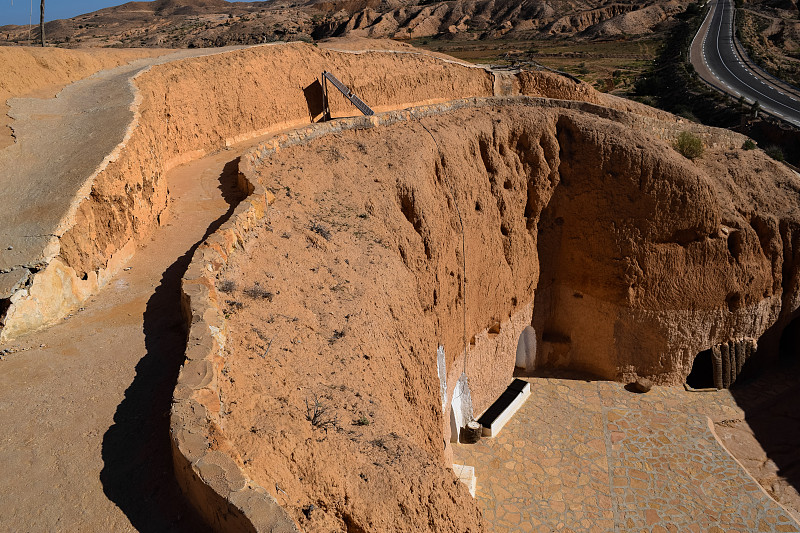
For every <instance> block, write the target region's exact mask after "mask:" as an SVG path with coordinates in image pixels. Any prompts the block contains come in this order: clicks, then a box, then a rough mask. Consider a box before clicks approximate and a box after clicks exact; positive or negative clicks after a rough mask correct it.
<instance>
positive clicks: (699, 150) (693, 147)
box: [672, 131, 703, 159]
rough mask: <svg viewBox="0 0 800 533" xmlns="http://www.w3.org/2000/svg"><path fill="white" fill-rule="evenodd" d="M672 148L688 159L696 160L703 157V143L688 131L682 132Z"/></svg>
mask: <svg viewBox="0 0 800 533" xmlns="http://www.w3.org/2000/svg"><path fill="white" fill-rule="evenodd" d="M672 147H673V148H675V150H676V151H677V152H678V153H679V154H681V155H682V156H683V157H685V158H686V159H696V158H698V157H700V156H701V155H703V141H702V140H701V139H700V137H698V136H697V135H694V134H692V133H689V132H688V131H682V132H681V133H680V135H678V138H677V139H675V142H674V143H672Z"/></svg>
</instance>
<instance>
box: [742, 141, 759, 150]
mask: <svg viewBox="0 0 800 533" xmlns="http://www.w3.org/2000/svg"><path fill="white" fill-rule="evenodd" d="M755 149H756V143H755V142H753V139H747V140H746V141H745V142H744V144H742V150H755Z"/></svg>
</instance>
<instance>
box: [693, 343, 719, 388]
mask: <svg viewBox="0 0 800 533" xmlns="http://www.w3.org/2000/svg"><path fill="white" fill-rule="evenodd" d="M686 384H687V385H689V386H690V387H691V388H693V389H711V388H715V387H714V359H713V356H712V354H711V349H708V350H703V351H702V352H700V353H699V354H697V356H696V357H695V358H694V363H692V371H691V372H689V375H688V376H686Z"/></svg>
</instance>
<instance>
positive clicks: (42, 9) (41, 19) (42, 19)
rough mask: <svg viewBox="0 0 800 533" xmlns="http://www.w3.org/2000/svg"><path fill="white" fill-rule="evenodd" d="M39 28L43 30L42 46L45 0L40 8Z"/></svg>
mask: <svg viewBox="0 0 800 533" xmlns="http://www.w3.org/2000/svg"><path fill="white" fill-rule="evenodd" d="M39 29H40V30H41V32H42V46H44V0H42V3H41V5H40V8H39Z"/></svg>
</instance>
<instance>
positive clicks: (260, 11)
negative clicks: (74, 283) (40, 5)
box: [0, 0, 690, 47]
mask: <svg viewBox="0 0 800 533" xmlns="http://www.w3.org/2000/svg"><path fill="white" fill-rule="evenodd" d="M689 3H690V0H668V1H663V0H662V1H659V0H649V1H644V2H638V1H634V0H612V1H609V0H523V1H522V2H519V1H512V0H447V1H441V2H440V1H435V0H433V1H432V0H306V1H305V2H302V1H300V2H298V1H296V0H273V1H271V2H226V1H224V0H156V1H154V2H129V3H127V4H123V5H121V6H117V7H111V8H107V9H101V10H99V11H96V12H94V13H89V14H86V15H80V16H77V17H74V18H71V19H63V20H56V21H53V22H49V23H48V24H47V25H46V28H45V32H46V35H47V37H48V38H49V39H50V40H51V41H52V42H54V43H56V44H61V45H65V46H87V45H90V46H125V47H152V46H166V47H199V46H222V45H228V44H254V43H259V42H268V41H274V40H310V39H319V38H324V37H331V36H348V35H349V36H359V37H371V38H393V39H412V38H421V37H433V36H439V37H445V38H452V39H466V40H473V39H486V38H498V37H503V36H511V37H517V38H550V37H575V38H580V39H594V38H618V37H621V36H631V35H637V36H641V35H648V34H652V33H654V32H658V31H660V30H661V29H663V28H664V27H665V26H666V25H668V24H669V23H670V21H671V19H672V17H673V16H674V15H676V14H677V13H680V12H681V11H683V10H684V9H685V7H686V6H687V5H688V4H689ZM37 35H38V30H37V29H36V28H33V30H32V31H31V32H30V38H31V39H33V40H35V39H36V37H37ZM0 40H5V41H6V42H14V43H20V44H25V43H27V42H29V29H28V27H27V26H2V27H0ZM0 42H2V41H0Z"/></svg>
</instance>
